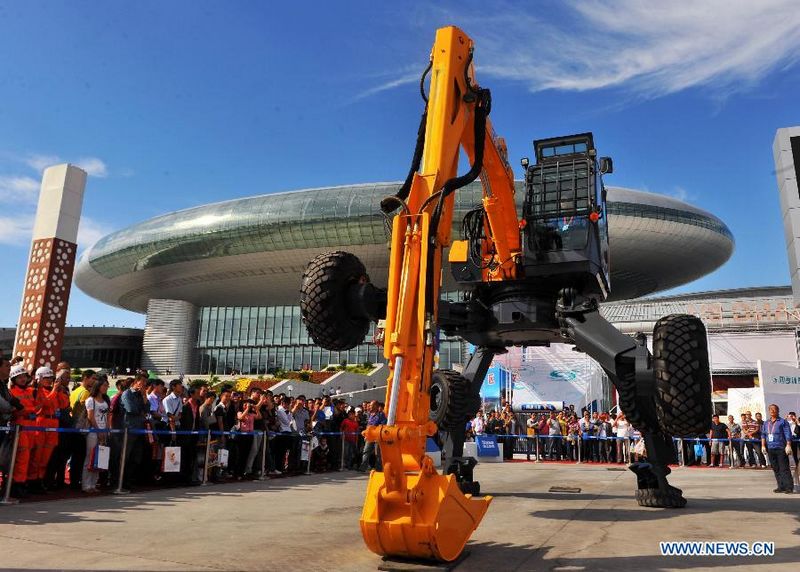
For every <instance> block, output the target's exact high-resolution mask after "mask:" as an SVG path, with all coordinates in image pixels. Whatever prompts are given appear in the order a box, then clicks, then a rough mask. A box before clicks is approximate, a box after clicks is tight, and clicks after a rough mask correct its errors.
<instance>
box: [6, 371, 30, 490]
mask: <svg viewBox="0 0 800 572" xmlns="http://www.w3.org/2000/svg"><path fill="white" fill-rule="evenodd" d="M9 379H10V381H11V384H12V385H11V390H10V393H11V396H12V397H13V398H14V399H15V400H16V402H15V403H14V406H15V407H16V409H15V411H14V412H13V415H12V425H15V426H20V427H33V426H35V425H36V398H35V396H34V395H33V388H31V387H29V386H28V382H29V379H30V378H29V377H28V372H27V371H25V366H23V365H22V364H17V365H14V366H12V367H11V370H10V373H9ZM32 436H33V432H32V431H20V433H19V440H18V442H17V455H16V460H15V463H14V474H13V475H9V478H11V479H12V481H11V496H13V497H15V498H25V497H26V496H28V489H27V483H28V478H29V476H30V469H31V454H32V452H33V439H32Z"/></svg>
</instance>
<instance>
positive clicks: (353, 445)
mask: <svg viewBox="0 0 800 572" xmlns="http://www.w3.org/2000/svg"><path fill="white" fill-rule="evenodd" d="M341 431H342V433H343V435H342V445H343V447H344V468H345V469H352V468H353V463H354V462H355V458H356V452H357V447H358V422H357V421H356V412H355V410H354V409H350V410H349V411H348V412H347V417H346V418H345V419H344V420H343V421H342V426H341Z"/></svg>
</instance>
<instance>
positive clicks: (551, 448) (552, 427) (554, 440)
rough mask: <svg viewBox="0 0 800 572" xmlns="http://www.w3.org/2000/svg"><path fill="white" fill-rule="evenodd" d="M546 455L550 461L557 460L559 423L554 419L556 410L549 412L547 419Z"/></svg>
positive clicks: (559, 440)
mask: <svg viewBox="0 0 800 572" xmlns="http://www.w3.org/2000/svg"><path fill="white" fill-rule="evenodd" d="M547 434H548V435H549V438H548V439H547V456H548V457H550V460H551V461H557V460H558V459H559V457H560V452H561V423H559V422H558V419H556V412H555V411H551V412H550V418H549V419H548V420H547Z"/></svg>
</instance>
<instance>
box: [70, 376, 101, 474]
mask: <svg viewBox="0 0 800 572" xmlns="http://www.w3.org/2000/svg"><path fill="white" fill-rule="evenodd" d="M96 381H97V374H96V373H95V372H94V371H93V370H91V369H87V370H84V372H83V375H82V376H81V382H80V383H79V384H78V385H77V386H76V387H75V389H73V390H72V393H70V394H69V406H70V409H71V410H72V426H73V427H74V428H75V429H88V428H89V418H88V417H87V415H86V406H85V404H86V400H87V399H89V392H90V391H91V390H92V387H93V386H94V384H95V382H96ZM70 455H71V457H70V461H69V485H70V487H71V488H72V489H75V490H80V488H81V478H82V476H83V462H84V460H85V457H86V439H85V438H84V436H83V435H82V434H81V433H72V434H71V437H70Z"/></svg>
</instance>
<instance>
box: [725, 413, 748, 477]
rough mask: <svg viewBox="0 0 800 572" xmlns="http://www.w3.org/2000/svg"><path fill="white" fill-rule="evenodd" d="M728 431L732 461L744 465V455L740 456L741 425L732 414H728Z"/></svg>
mask: <svg viewBox="0 0 800 572" xmlns="http://www.w3.org/2000/svg"><path fill="white" fill-rule="evenodd" d="M728 433H729V434H730V436H731V438H730V445H731V447H730V449H731V452H730V455H731V459H732V461H733V462H736V463H739V466H740V467H743V466H744V457H743V456H742V426H741V425H739V424H738V423H737V422H736V418H735V417H734V416H733V415H728Z"/></svg>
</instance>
